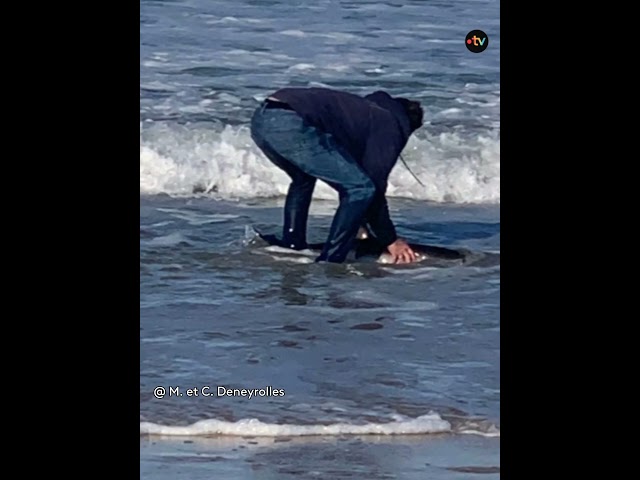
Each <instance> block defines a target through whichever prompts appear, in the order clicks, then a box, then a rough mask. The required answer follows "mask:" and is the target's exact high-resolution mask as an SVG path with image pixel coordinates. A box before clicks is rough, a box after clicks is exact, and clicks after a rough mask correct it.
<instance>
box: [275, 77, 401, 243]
mask: <svg viewBox="0 0 640 480" xmlns="http://www.w3.org/2000/svg"><path fill="white" fill-rule="evenodd" d="M272 97H275V98H276V99H278V100H281V101H283V102H285V103H287V104H288V105H289V106H290V107H291V108H292V109H293V110H295V111H296V112H297V113H298V114H299V115H300V116H301V117H302V118H303V119H304V120H305V121H306V122H307V123H309V124H311V125H313V126H314V127H316V128H318V129H320V130H322V131H324V132H326V133H329V134H331V135H332V136H333V137H334V138H335V140H336V142H337V143H338V144H340V145H341V146H343V147H344V149H345V150H346V151H347V153H348V154H349V155H351V157H353V159H354V160H355V161H356V162H357V163H358V164H359V165H360V166H361V167H362V169H363V170H364V172H365V173H366V174H367V175H368V176H369V178H371V180H372V181H373V183H374V185H375V186H376V190H377V193H376V196H375V198H374V200H373V201H372V203H371V205H370V207H369V209H368V211H367V214H366V218H365V219H364V220H365V222H366V223H367V224H368V226H369V228H370V229H371V233H373V234H374V235H375V236H376V237H377V238H378V240H380V241H381V242H382V243H383V244H384V245H389V244H391V243H393V242H394V241H395V240H396V238H397V235H396V231H395V227H394V225H393V222H392V221H391V218H390V217H389V209H388V206H387V201H386V198H385V193H386V190H387V182H388V179H389V174H390V173H391V170H392V169H393V167H394V165H395V164H396V162H397V160H398V157H399V155H400V153H401V152H402V150H403V149H404V147H405V145H406V144H407V141H408V140H409V136H410V135H411V133H412V131H411V127H410V125H409V118H408V116H407V114H406V113H405V110H404V108H403V107H402V105H400V104H399V103H398V102H396V101H395V100H394V99H393V98H392V97H391V96H390V95H389V94H388V93H386V92H382V91H377V92H374V93H372V94H370V95H367V96H366V97H360V96H358V95H354V94H352V93H348V92H342V91H336V90H330V89H327V88H284V89H281V90H278V91H277V92H275V93H274V94H273V95H272Z"/></svg>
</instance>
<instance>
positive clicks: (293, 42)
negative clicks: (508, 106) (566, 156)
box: [140, 0, 500, 479]
mask: <svg viewBox="0 0 640 480" xmlns="http://www.w3.org/2000/svg"><path fill="white" fill-rule="evenodd" d="M310 18H312V19H313V21H310ZM476 28H480V29H482V30H484V31H485V32H487V34H488V35H489V37H490V44H489V45H490V47H489V48H488V49H487V50H486V51H485V52H484V53H482V54H472V53H470V52H468V51H467V50H466V48H465V47H464V44H463V39H464V37H465V35H466V33H467V32H468V31H470V30H472V29H476ZM140 36H141V44H140V54H141V65H140V82H141V83H140V429H141V437H140V448H141V477H144V478H146V477H150V478H189V479H198V478H205V477H207V478H210V477H211V476H219V475H226V476H228V477H229V478H240V479H244V478H247V479H248V478H261V479H262V478H267V479H268V478H273V479H276V478H277V479H279V478H290V477H291V478H293V477H296V478H336V479H340V478H371V479H377V478H380V479H383V478H408V479H412V478H415V479H422V478H427V477H428V478H436V479H440V478H442V479H445V478H446V479H458V478H471V476H473V477H475V476H477V475H480V477H481V478H497V477H499V475H500V468H499V466H500V115H499V113H500V76H499V52H500V36H499V2H496V1H494V0H486V1H485V0H482V1H462V0H456V1H453V2H441V1H434V2H423V1H418V0H407V1H396V0H388V1H383V2H380V1H372V0H344V1H340V0H316V1H313V2H312V1H306V0H305V1H298V2H283V1H275V0H269V1H267V0H238V1H230V0H229V1H227V0H141V4H140ZM286 85H294V86H330V87H335V88H344V89H347V90H350V91H352V92H354V93H360V94H365V93H370V92H371V91H374V90H377V89H384V90H387V91H389V92H390V93H392V94H393V95H403V96H407V97H411V98H415V99H418V100H420V101H422V103H423V105H424V107H425V120H426V123H425V126H424V127H423V128H422V129H421V130H420V131H418V132H417V133H416V134H415V135H414V136H413V137H412V138H411V140H410V142H409V144H408V145H407V148H406V149H405V152H403V156H404V157H405V159H406V161H407V163H408V164H409V166H410V167H411V169H412V170H413V172H414V173H415V174H416V175H417V176H418V177H419V178H420V179H421V181H422V182H423V183H424V185H425V186H422V185H420V184H419V183H418V182H416V180H415V179H414V178H413V177H412V175H411V174H410V173H409V172H408V171H407V170H406V169H405V168H404V166H402V165H401V164H398V166H397V167H396V168H395V169H394V171H393V172H392V175H391V177H390V182H389V191H388V194H389V197H390V206H391V210H392V212H391V213H392V217H393V219H394V221H395V223H396V225H397V227H398V231H399V233H400V234H401V235H402V236H404V237H406V238H408V239H409V240H411V241H413V242H416V243H423V244H429V245H439V246H445V247H460V248H464V249H468V250H470V251H472V252H473V253H474V254H477V257H474V258H480V259H481V261H477V262H471V263H467V264H454V263H451V264H447V263H446V262H444V264H438V265H435V264H428V263H427V264H418V265H410V266H390V265H380V264H376V263H348V264H345V265H321V264H314V263H313V262H312V259H313V257H311V256H304V255H302V256H294V255H282V254H280V253H278V252H277V251H273V249H271V250H270V249H269V248H266V246H265V245H264V244H261V243H260V242H259V241H256V239H255V238H254V234H253V233H252V232H253V231H254V230H256V229H257V230H260V231H264V232H269V233H278V231H279V225H280V224H281V216H282V205H283V197H282V196H283V195H284V194H285V193H286V189H287V185H288V179H287V177H286V175H284V173H282V172H281V171H279V170H277V169H276V168H274V167H273V165H271V164H270V163H269V162H268V161H267V160H266V159H265V158H264V156H263V155H262V154H261V153H260V151H259V150H258V149H257V148H256V147H255V145H253V143H252V142H251V139H250V136H249V134H248V130H247V123H248V119H249V118H250V116H251V114H252V112H253V109H254V108H255V107H256V106H257V105H258V102H259V101H260V100H261V99H262V98H264V97H265V96H267V95H268V94H269V93H270V92H272V91H273V90H275V89H277V88H279V87H282V86H286ZM202 192H208V193H206V194H203V193H202ZM335 200H336V195H335V193H334V192H333V191H332V190H330V189H329V188H328V187H327V186H326V185H323V184H319V185H318V188H317V189H316V192H315V200H314V203H313V205H312V211H311V214H312V216H311V219H310V224H309V236H310V240H312V241H318V242H321V241H324V239H325V237H326V235H327V233H328V229H329V224H330V222H331V216H332V214H333V212H334V211H335V206H336V203H335ZM157 387H162V388H164V389H165V396H164V398H156V397H155V396H154V391H155V393H156V394H158V393H159V391H158V390H155V389H156V388H157ZM205 387H206V388H205ZM218 387H225V388H230V389H236V390H238V393H241V392H240V390H242V389H245V390H252V391H253V394H252V398H248V395H245V396H218V395H216V394H217V393H218ZM203 388H204V391H203ZM176 389H177V390H176ZM274 390H278V391H280V390H282V391H283V392H284V395H278V396H275V395H273V394H271V395H266V393H267V391H268V392H269V393H273V391H274ZM245 393H246V392H245ZM180 394H182V396H180ZM206 394H213V395H206ZM263 394H264V395H263Z"/></svg>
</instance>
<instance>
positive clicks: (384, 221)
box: [365, 191, 398, 247]
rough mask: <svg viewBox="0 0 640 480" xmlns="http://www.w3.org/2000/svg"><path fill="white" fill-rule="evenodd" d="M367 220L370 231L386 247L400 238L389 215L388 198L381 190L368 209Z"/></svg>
mask: <svg viewBox="0 0 640 480" xmlns="http://www.w3.org/2000/svg"><path fill="white" fill-rule="evenodd" d="M365 222H366V223H367V226H368V228H369V231H370V232H371V233H372V234H373V235H374V236H375V237H376V238H377V239H378V241H379V242H380V243H381V244H382V245H384V246H385V247H386V246H388V245H390V244H392V243H393V242H395V241H396V240H397V239H398V235H397V234H396V228H395V226H394V224H393V221H392V220H391V216H390V215H389V206H388V204H387V199H386V197H385V195H384V194H383V193H381V192H380V191H377V192H376V196H375V198H374V199H373V201H372V202H371V205H370V206H369V209H368V210H367V213H366V215H365Z"/></svg>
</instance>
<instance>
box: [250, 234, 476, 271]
mask: <svg viewBox="0 0 640 480" xmlns="http://www.w3.org/2000/svg"><path fill="white" fill-rule="evenodd" d="M257 233H258V235H259V236H260V238H261V239H262V240H264V241H265V242H267V243H268V244H269V245H272V246H278V247H282V248H287V246H286V245H283V243H282V241H281V240H280V239H279V238H278V237H277V236H276V235H271V234H263V233H260V232H257ZM409 246H410V247H411V248H412V249H413V251H414V252H416V253H417V254H418V255H419V259H418V263H424V262H426V261H428V260H431V261H436V262H435V263H438V264H442V263H445V264H451V265H454V264H462V263H465V261H466V260H467V258H468V257H469V256H470V255H471V252H470V251H468V250H465V249H461V248H446V247H439V246H435V245H421V244H418V243H409ZM323 247H324V244H323V243H312V244H309V245H308V247H307V248H308V249H309V250H314V251H318V253H320V251H322V248H323ZM352 255H353V257H352V258H355V259H356V260H359V261H369V262H370V261H376V262H378V263H391V262H390V259H391V256H390V255H389V253H388V252H387V249H386V247H384V246H382V245H381V244H380V243H378V242H377V241H376V239H375V238H371V237H369V238H367V239H364V240H356V242H355V245H354V248H353V251H352Z"/></svg>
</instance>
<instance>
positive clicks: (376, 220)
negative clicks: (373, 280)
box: [362, 123, 416, 263]
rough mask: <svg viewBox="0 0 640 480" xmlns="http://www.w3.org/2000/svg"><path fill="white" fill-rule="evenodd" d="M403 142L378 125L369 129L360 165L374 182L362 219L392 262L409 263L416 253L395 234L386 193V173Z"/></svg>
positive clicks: (387, 173) (394, 162)
mask: <svg viewBox="0 0 640 480" xmlns="http://www.w3.org/2000/svg"><path fill="white" fill-rule="evenodd" d="M378 125H380V123H379V124H378ZM394 139H395V141H394ZM404 145H405V143H401V141H400V139H399V138H398V137H397V136H394V135H387V132H385V131H384V129H380V128H378V129H377V131H375V130H374V131H372V132H370V135H369V139H368V141H367V146H366V149H365V153H364V155H363V158H362V168H363V170H364V171H365V172H366V173H367V174H368V175H369V177H370V178H371V180H372V181H373V183H374V184H375V186H376V196H375V197H374V199H373V201H372V202H371V205H370V206H369V208H368V209H367V212H366V214H365V219H364V220H365V221H366V222H367V224H368V225H369V228H370V230H371V233H373V235H375V236H376V238H377V239H378V241H379V242H380V243H381V244H382V245H384V246H385V247H386V248H387V250H388V251H389V253H390V254H391V255H392V257H393V259H394V262H398V263H410V262H412V261H413V260H414V259H415V257H416V254H415V252H413V250H412V249H411V247H409V245H408V244H407V242H405V241H404V240H402V239H400V238H398V236H397V233H396V229H395V226H394V225H393V222H392V221H391V217H390V215H389V206H388V204H387V199H386V196H385V194H386V191H387V183H388V179H389V174H390V173H391V170H392V169H393V167H394V166H395V164H396V162H397V160H398V156H399V155H400V153H401V151H402V149H403V148H404Z"/></svg>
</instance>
